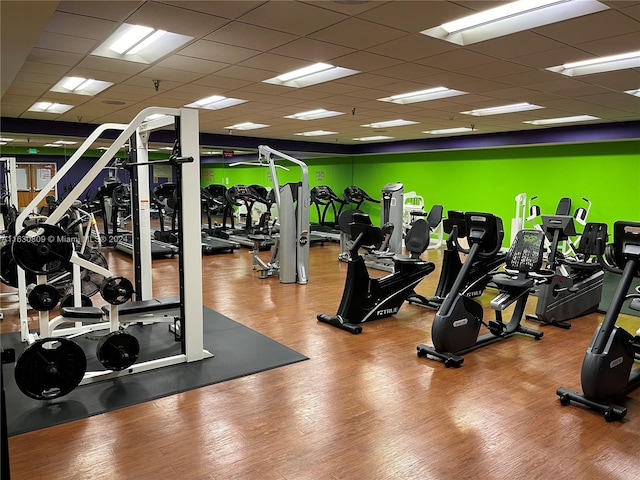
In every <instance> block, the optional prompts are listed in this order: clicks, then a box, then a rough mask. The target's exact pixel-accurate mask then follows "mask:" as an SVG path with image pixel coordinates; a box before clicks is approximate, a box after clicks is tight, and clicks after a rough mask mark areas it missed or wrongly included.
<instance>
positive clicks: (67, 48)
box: [0, 0, 640, 151]
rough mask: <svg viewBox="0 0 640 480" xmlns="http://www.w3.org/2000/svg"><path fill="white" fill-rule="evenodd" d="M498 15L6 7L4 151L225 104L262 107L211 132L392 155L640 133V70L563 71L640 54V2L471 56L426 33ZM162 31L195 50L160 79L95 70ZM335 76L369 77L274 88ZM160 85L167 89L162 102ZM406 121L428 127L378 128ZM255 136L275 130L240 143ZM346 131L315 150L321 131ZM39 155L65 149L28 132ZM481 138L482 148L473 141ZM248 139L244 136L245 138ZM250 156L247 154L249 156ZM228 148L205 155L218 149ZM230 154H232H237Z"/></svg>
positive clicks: (468, 4) (433, 7) (213, 116)
mask: <svg viewBox="0 0 640 480" xmlns="http://www.w3.org/2000/svg"><path fill="white" fill-rule="evenodd" d="M500 3H501V2H495V1H373V0H371V1H62V2H49V1H46V2H22V1H6V0H3V1H2V2H1V4H0V5H1V8H2V60H1V61H2V84H1V85H2V100H1V109H2V111H1V114H2V119H3V121H2V126H1V129H2V136H10V135H11V133H16V132H12V128H11V127H12V124H13V123H14V122H13V119H21V120H25V119H30V120H44V121H47V122H72V123H73V122H75V123H78V124H83V125H84V124H92V125H95V124H102V123H107V122H116V123H128V122H129V121H130V120H131V119H132V118H133V117H134V116H135V115H136V114H137V113H138V112H140V111H141V110H142V109H144V108H146V107H150V106H163V107H182V106H184V105H186V104H188V103H191V102H194V101H196V100H199V99H202V98H205V97H209V96H212V95H224V96H226V97H233V98H240V99H244V100H247V102H246V103H243V104H241V105H236V106H233V107H229V108H225V109H221V110H200V115H199V116H200V130H201V132H203V133H206V134H212V135H230V133H233V134H234V135H238V136H240V135H241V137H242V138H243V139H244V140H245V141H243V142H242V143H243V144H242V145H238V146H247V142H246V139H247V138H248V139H249V140H251V139H253V138H255V141H256V145H257V144H258V142H259V141H265V139H266V140H267V141H268V140H269V139H278V140H296V141H304V142H307V143H308V144H309V145H311V144H314V145H315V146H316V147H317V148H315V150H316V151H317V150H318V149H319V150H322V145H330V144H332V145H335V144H341V145H354V144H358V143H359V142H357V141H356V140H353V139H354V138H356V137H365V136H370V135H387V136H390V137H393V138H392V140H391V141H394V142H395V141H403V140H405V141H406V140H419V139H425V138H427V137H430V135H429V134H425V133H423V132H424V131H427V130H434V129H444V128H453V127H472V128H473V129H474V132H473V133H472V134H471V135H477V134H485V133H489V134H490V133H502V132H519V131H531V130H541V129H544V128H545V127H541V126H534V125H528V124H525V123H523V122H524V121H526V120H534V119H540V118H554V117H566V116H574V115H592V116H596V117H599V118H600V120H595V121H592V122H591V123H596V124H598V123H602V124H612V123H617V122H628V121H638V120H640V98H637V97H633V96H631V95H629V94H626V93H624V91H625V90H630V89H637V88H639V87H640V69H639V68H633V69H626V70H618V71H615V72H608V73H600V74H593V75H585V76H581V77H573V78H572V77H566V76H563V75H560V74H558V73H554V72H550V71H548V70H546V68H547V67H550V66H555V65H560V64H563V63H566V62H572V61H578V60H584V59H587V58H592V57H601V56H606V55H613V54H619V53H624V52H629V51H632V50H640V2H637V1H603V2H602V3H604V4H606V5H607V6H608V7H609V9H607V10H604V11H601V12H598V13H593V14H589V15H586V16H583V17H579V18H575V19H571V20H566V21H562V22H558V23H553V24H550V25H546V26H542V27H538V28H534V29H531V30H528V31H523V32H519V33H514V34H510V35H506V36H503V37H499V38H496V39H492V40H486V41H483V42H479V43H476V44H472V45H468V46H459V45H455V44H452V43H448V42H445V41H443V40H439V39H435V38H431V37H428V36H425V35H422V34H420V33H419V32H421V31H422V30H425V29H428V28H431V27H435V26H438V25H440V24H441V23H444V22H446V21H451V20H454V19H456V18H459V17H461V16H464V15H468V14H471V13H474V12H476V11H479V10H485V9H487V8H491V7H494V6H496V5H498V4H500ZM125 22H126V23H133V24H141V25H148V26H152V27H155V28H162V29H166V30H168V31H171V32H175V33H179V34H184V35H189V36H192V37H193V40H192V41H190V42H189V43H188V44H186V45H185V46H184V47H182V48H181V49H179V50H177V51H176V52H174V53H172V54H170V55H169V56H166V57H165V58H162V59H161V60H159V61H157V62H155V63H153V64H150V65H147V64H140V63H132V62H126V61H122V60H115V59H108V58H102V57H96V56H92V55H90V53H91V52H92V51H93V50H94V49H95V48H96V47H97V46H98V45H100V44H101V43H102V42H103V41H104V40H105V39H106V38H107V37H109V35H111V34H112V33H113V32H114V31H115V30H116V29H117V28H118V26H120V25H121V24H122V23H125ZM316 62H325V63H330V64H333V65H337V66H341V67H345V68H350V69H355V70H358V71H360V72H361V73H359V74H356V75H352V76H348V77H344V78H340V79H338V80H334V81H331V82H326V83H321V84H317V85H313V86H308V87H305V88H290V87H285V86H280V85H272V84H267V83H263V80H266V79H268V78H271V77H274V76H277V75H280V74H282V73H285V72H288V71H291V70H294V69H297V68H301V67H304V66H307V65H310V64H312V63H316ZM64 76H81V77H85V78H94V79H98V80H104V81H109V82H113V86H111V87H110V88H108V89H107V90H105V91H103V92H102V93H100V94H98V95H96V96H95V97H90V96H81V95H72V94H62V93H54V92H50V91H49V90H50V89H51V88H52V87H53V86H54V85H55V84H56V83H57V82H58V81H60V79H61V78H62V77H64ZM154 81H159V84H158V88H157V90H156V88H155V87H154ZM439 86H446V87H448V88H451V89H457V90H461V91H464V92H468V94H466V95H460V96H455V97H450V98H445V99H442V100H433V101H428V102H421V103H413V104H407V105H398V104H393V103H388V102H380V101H378V100H377V99H379V98H383V97H389V96H391V95H395V94H399V93H406V92H411V91H417V90H424V89H428V88H433V87H439ZM37 101H52V102H59V103H65V104H71V105H73V108H72V109H71V110H69V111H68V112H66V113H64V114H47V113H35V112H30V111H29V108H30V107H31V106H32V105H33V104H34V103H35V102H37ZM519 102H529V103H532V104H536V105H540V106H542V107H544V108H543V109H539V110H534V111H527V112H521V113H511V114H502V115H494V116H488V117H472V116H469V115H463V114H461V113H460V112H462V111H467V110H472V109H477V108H485V107H492V106H499V105H505V104H511V103H519ZM318 108H324V109H327V110H333V111H339V112H344V115H339V116H334V117H330V118H325V119H318V120H308V121H303V120H296V119H291V118H285V117H286V116H288V115H293V114H295V113H300V112H304V111H308V110H314V109H318ZM394 119H404V120H410V121H413V122H417V123H415V124H411V125H407V126H402V127H394V128H385V129H372V128H368V127H363V126H362V125H364V124H369V123H374V122H381V121H387V120H394ZM247 121H251V122H255V123H263V124H267V125H269V127H267V128H263V129H259V130H252V131H246V132H230V131H229V130H228V129H226V128H225V127H226V126H229V125H233V124H237V123H241V122H247ZM320 129H322V130H329V131H334V132H337V133H335V134H333V135H330V136H322V137H301V136H298V135H295V134H296V133H301V132H305V131H309V130H320ZM18 133H19V135H18V134H16V135H15V136H16V141H18V142H23V141H26V140H25V139H26V138H27V137H28V138H29V141H30V142H31V144H32V145H37V142H40V141H43V142H50V141H51V140H52V139H55V138H57V137H55V135H54V136H49V135H47V132H46V129H45V131H40V132H18ZM466 135H469V134H466ZM238 138H240V137H238ZM239 143H240V142H239ZM215 146H216V145H213V144H211V145H206V146H204V145H203V147H206V148H214V147H215ZM227 148H228V145H227Z"/></svg>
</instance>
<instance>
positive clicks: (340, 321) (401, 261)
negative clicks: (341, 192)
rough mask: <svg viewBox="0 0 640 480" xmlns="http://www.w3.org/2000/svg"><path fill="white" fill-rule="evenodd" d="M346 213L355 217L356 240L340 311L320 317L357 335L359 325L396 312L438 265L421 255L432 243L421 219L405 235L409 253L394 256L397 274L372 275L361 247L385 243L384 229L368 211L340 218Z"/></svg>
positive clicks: (351, 224) (321, 319) (354, 230)
mask: <svg viewBox="0 0 640 480" xmlns="http://www.w3.org/2000/svg"><path fill="white" fill-rule="evenodd" d="M347 214H350V215H351V217H352V222H351V223H350V228H351V237H352V238H353V239H354V240H353V243H352V245H351V251H350V252H349V253H350V256H349V262H348V267H347V277H346V280H345V286H344V291H343V293H342V299H341V301H340V306H339V307H338V313H337V314H336V315H334V316H330V315H326V314H324V313H320V314H318V315H317V319H318V320H319V321H320V322H323V323H328V324H329V325H333V326H334V327H338V328H340V329H342V330H346V331H347V332H350V333H352V334H358V333H361V332H362V326H361V325H360V324H362V323H364V322H368V321H371V320H377V319H380V318H386V317H390V316H392V315H395V314H396V313H397V312H398V310H399V309H400V307H401V306H402V303H403V302H404V301H405V299H406V298H407V295H409V293H411V292H412V291H413V289H414V288H415V286H416V285H417V284H418V283H420V282H421V281H422V279H423V278H424V277H426V276H427V275H429V274H430V273H431V272H433V270H434V269H435V265H434V264H433V263H432V262H428V261H425V260H422V259H421V258H420V255H421V254H422V253H423V252H424V251H425V250H426V249H427V247H428V246H429V225H428V224H427V222H426V221H425V220H424V219H419V220H416V221H415V222H414V224H413V225H412V226H411V229H410V230H409V232H407V235H406V238H405V246H406V249H407V250H408V251H409V252H410V255H409V256H403V255H395V256H394V259H393V260H394V273H391V274H389V275H386V276H385V277H370V276H369V272H368V270H367V266H366V264H365V260H364V257H363V256H362V255H361V254H360V253H359V250H360V248H361V247H364V246H367V245H376V244H380V243H382V241H383V237H384V233H383V229H382V228H380V227H376V226H373V225H372V224H371V219H370V218H369V216H368V215H367V214H365V213H361V212H351V213H350V212H343V213H342V215H341V217H343V216H346V215H347ZM387 235H390V232H388V233H387Z"/></svg>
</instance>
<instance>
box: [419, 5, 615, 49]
mask: <svg viewBox="0 0 640 480" xmlns="http://www.w3.org/2000/svg"><path fill="white" fill-rule="evenodd" d="M608 8H609V7H607V6H606V5H604V4H602V3H600V2H598V1H596V0H519V1H515V2H509V3H506V4H504V5H501V6H499V7H496V8H491V9H489V10H485V11H482V12H478V13H475V14H473V15H469V16H466V17H463V18H460V19H458V20H454V21H452V22H448V23H443V24H442V25H440V26H439V27H434V28H429V29H427V30H423V31H422V32H420V33H422V34H423V35H428V36H430V37H434V38H439V39H441V40H445V41H447V42H451V43H455V44H457V45H470V44H473V43H477V42H482V41H484V40H489V39H492V38H497V37H502V36H504V35H509V34H511V33H516V32H521V31H524V30H529V29H531V28H535V27H540V26H542V25H548V24H551V23H556V22H559V21H562V20H568V19H570V18H575V17H580V16H582V15H588V14H590V13H595V12H599V11H602V10H606V9H608Z"/></svg>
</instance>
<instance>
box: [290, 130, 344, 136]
mask: <svg viewBox="0 0 640 480" xmlns="http://www.w3.org/2000/svg"><path fill="white" fill-rule="evenodd" d="M336 133H338V132H329V131H327V130H313V131H311V132H302V133H294V135H301V136H303V137H320V136H322V135H335V134H336Z"/></svg>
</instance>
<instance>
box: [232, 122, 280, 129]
mask: <svg viewBox="0 0 640 480" xmlns="http://www.w3.org/2000/svg"><path fill="white" fill-rule="evenodd" d="M268 126H269V125H265V124H264V123H253V122H242V123H236V124H235V125H231V126H228V127H224V128H226V129H227V130H255V129H257V128H265V127H268Z"/></svg>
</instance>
